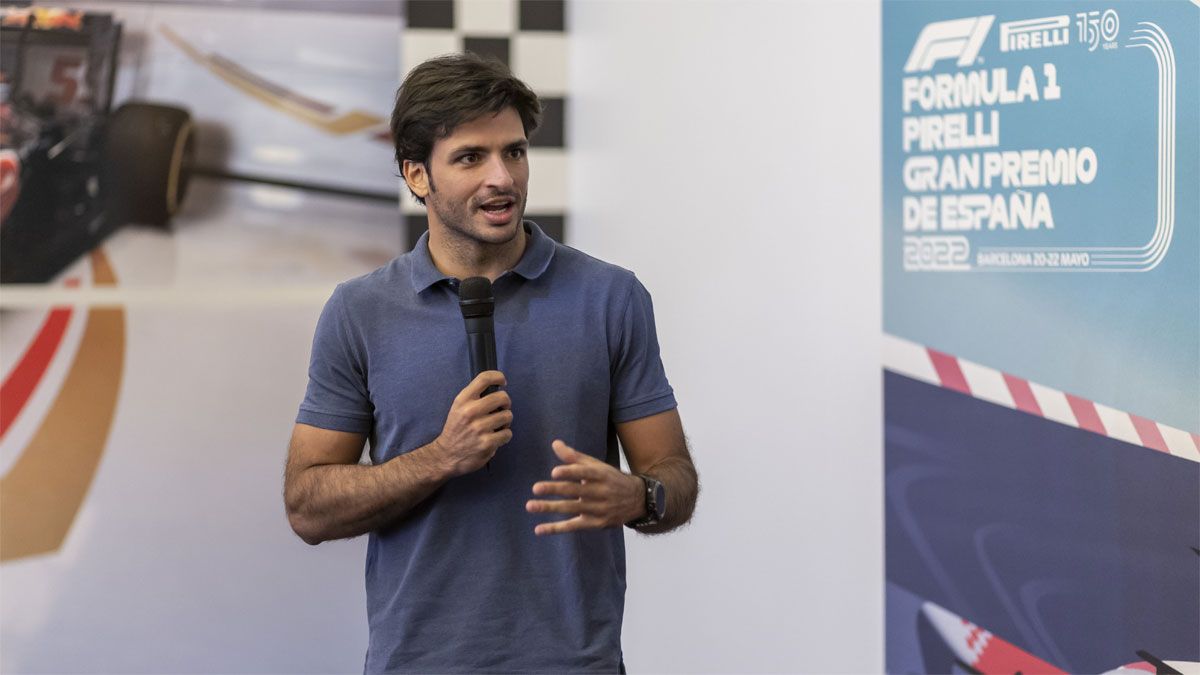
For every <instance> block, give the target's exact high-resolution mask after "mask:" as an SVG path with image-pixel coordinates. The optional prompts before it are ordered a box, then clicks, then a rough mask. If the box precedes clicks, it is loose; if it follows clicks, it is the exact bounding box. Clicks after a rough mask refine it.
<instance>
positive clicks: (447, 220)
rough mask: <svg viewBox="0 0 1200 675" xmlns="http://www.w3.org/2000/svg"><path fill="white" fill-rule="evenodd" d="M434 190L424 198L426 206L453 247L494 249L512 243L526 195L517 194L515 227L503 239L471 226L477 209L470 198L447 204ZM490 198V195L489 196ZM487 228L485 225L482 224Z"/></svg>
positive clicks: (523, 208)
mask: <svg viewBox="0 0 1200 675" xmlns="http://www.w3.org/2000/svg"><path fill="white" fill-rule="evenodd" d="M435 194H436V193H435V192H432V191H431V192H430V193H429V196H428V197H427V198H426V200H425V201H426V206H427V207H428V208H429V209H430V210H432V211H433V212H434V213H435V214H436V215H437V218H438V220H439V221H440V222H441V223H442V225H443V226H445V228H446V234H447V235H448V237H447V238H448V239H449V240H450V242H453V243H452V245H453V246H454V247H455V248H468V247H469V248H476V247H479V248H483V249H485V250H486V249H496V248H503V247H504V246H505V245H507V244H510V243H512V241H513V240H514V239H516V237H517V231H518V230H519V229H520V227H521V222H522V221H523V220H524V218H525V203H526V200H527V198H526V196H525V195H519V197H517V199H518V200H519V207H518V208H516V209H515V210H514V217H515V219H516V221H517V227H514V228H512V229H511V230H510V231H509V233H508V236H507V237H505V238H504V239H500V240H497V239H494V238H488V237H484V236H481V233H480V232H478V231H475V230H473V229H472V228H471V220H472V216H473V215H474V213H475V211H476V210H478V209H477V208H476V207H475V206H474V204H473V201H474V200H472V199H468V200H465V201H462V202H459V203H458V204H452V205H448V204H445V203H443V202H442V200H440V199H438V198H437V197H435V196H434V195H435ZM489 199H490V197H489ZM484 227H485V228H487V227H488V226H487V225H484ZM485 231H486V230H485Z"/></svg>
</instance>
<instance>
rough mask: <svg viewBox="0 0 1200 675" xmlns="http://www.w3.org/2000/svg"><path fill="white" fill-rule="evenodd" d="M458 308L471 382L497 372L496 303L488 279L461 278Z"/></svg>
mask: <svg viewBox="0 0 1200 675" xmlns="http://www.w3.org/2000/svg"><path fill="white" fill-rule="evenodd" d="M458 305H459V309H461V310H462V315H463V323H464V324H465V325H466V329H467V354H468V355H469V356H470V359H471V379H475V377H477V376H478V375H479V374H480V373H482V372H483V371H485V370H498V368H497V367H496V328H495V322H494V320H493V315H494V313H495V308H496V300H495V298H494V297H493V296H492V282H491V281H489V280H488V279H487V277H471V278H469V279H463V281H462V283H461V284H459V288H458ZM496 390H497V387H496V386H494V385H493V386H490V387H488V388H487V389H485V390H484V392H483V395H484V396H487V395H488V394H490V393H492V392H494V391H496Z"/></svg>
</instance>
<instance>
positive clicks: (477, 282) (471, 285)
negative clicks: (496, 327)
mask: <svg viewBox="0 0 1200 675" xmlns="http://www.w3.org/2000/svg"><path fill="white" fill-rule="evenodd" d="M458 307H459V309H461V310H462V315H463V318H465V319H470V318H472V317H478V316H491V315H492V312H493V311H494V310H495V308H496V299H495V298H493V297H492V282H491V281H489V280H488V278H487V277H471V278H469V279H463V280H462V283H460V284H459V285H458Z"/></svg>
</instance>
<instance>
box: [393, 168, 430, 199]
mask: <svg viewBox="0 0 1200 675" xmlns="http://www.w3.org/2000/svg"><path fill="white" fill-rule="evenodd" d="M400 173H401V174H402V175H403V176H404V182H405V183H408V189H410V190H412V191H413V194H415V195H416V196H418V197H420V198H421V199H425V198H426V197H428V196H429V171H428V170H427V169H426V168H425V164H423V163H422V162H414V161H412V160H411V159H406V160H404V164H403V165H402V166H401V167H400Z"/></svg>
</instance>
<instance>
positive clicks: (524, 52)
mask: <svg viewBox="0 0 1200 675" xmlns="http://www.w3.org/2000/svg"><path fill="white" fill-rule="evenodd" d="M565 4H566V0H406V2H405V3H404V10H405V28H404V34H403V35H402V36H401V38H400V45H401V47H400V50H401V54H400V67H401V69H402V70H403V71H404V74H405V75H407V74H408V71H409V70H411V69H412V68H413V67H415V66H416V65H418V64H420V63H421V62H423V61H425V60H427V59H430V58H433V57H435V56H440V55H442V54H452V53H458V52H464V51H469V52H474V53H476V54H479V55H481V56H494V57H495V58H497V59H499V60H500V61H502V62H504V63H505V64H507V65H508V67H509V68H511V69H512V71H513V73H514V74H515V75H516V76H517V77H519V78H521V79H522V80H523V81H524V82H525V83H526V84H528V85H529V86H530V87H532V88H533V90H534V92H536V93H537V95H538V97H539V98H540V99H541V101H542V107H543V110H544V112H543V118H542V126H541V128H540V129H538V132H537V134H535V135H534V137H533V138H532V139H530V148H529V172H530V178H529V202H528V204H527V205H526V209H525V214H526V217H527V218H529V219H531V220H534V221H536V222H537V223H538V225H540V226H541V227H542V229H543V230H544V231H545V232H546V233H547V234H549V235H550V236H551V237H553V238H555V239H557V240H558V241H563V230H564V226H565V224H566V222H565V221H566V210H567V177H566V169H567V151H566V142H565V141H566V133H565V132H566V129H565V127H564V122H565V118H566V102H567V42H566V39H567V36H566V24H565V20H564V18H565V17H564V14H565V9H566V8H565ZM401 190H402V193H403V199H402V200H401V203H402V205H403V206H402V212H403V214H404V223H405V226H406V228H407V230H408V243H409V247H410V248H411V246H412V245H413V244H415V243H416V241H417V238H419V237H420V236H421V233H423V232H424V231H425V227H426V221H425V208H424V207H422V206H420V205H419V204H417V203H416V202H415V201H414V200H413V199H412V197H411V196H410V195H409V194H408V191H407V189H405V188H404V187H403V186H401Z"/></svg>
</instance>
